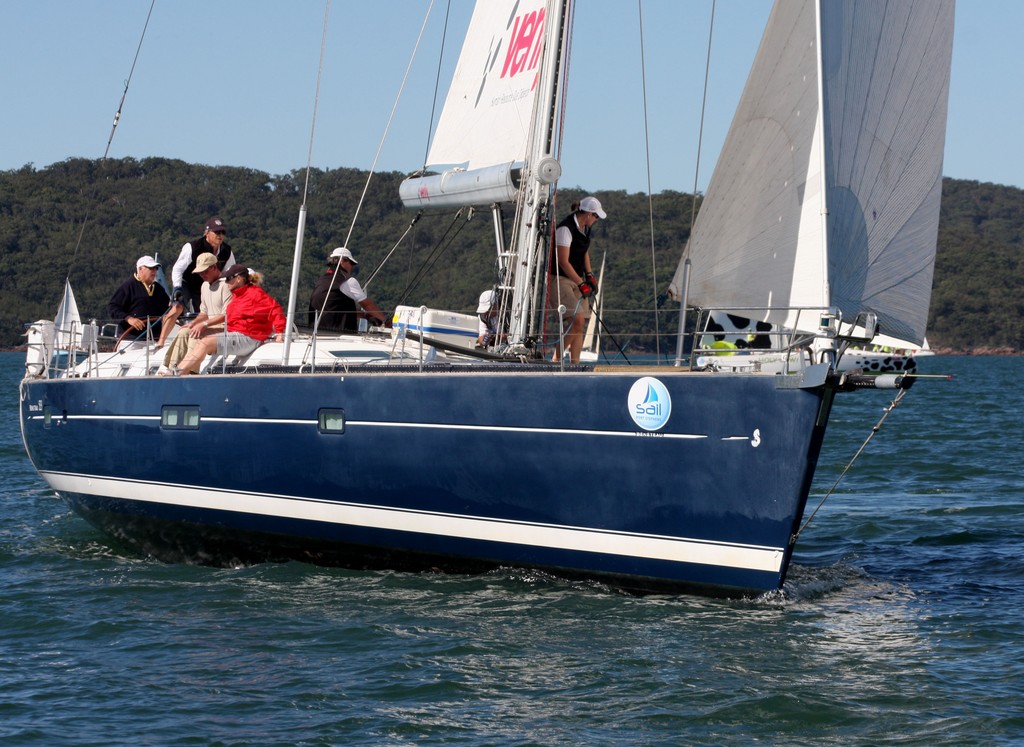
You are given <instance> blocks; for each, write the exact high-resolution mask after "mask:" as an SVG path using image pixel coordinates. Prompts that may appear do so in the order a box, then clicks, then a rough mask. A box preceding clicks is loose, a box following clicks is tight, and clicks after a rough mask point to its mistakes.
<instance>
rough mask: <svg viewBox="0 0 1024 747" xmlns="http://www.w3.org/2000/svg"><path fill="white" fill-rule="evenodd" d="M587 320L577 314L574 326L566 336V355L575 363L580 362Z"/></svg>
mask: <svg viewBox="0 0 1024 747" xmlns="http://www.w3.org/2000/svg"><path fill="white" fill-rule="evenodd" d="M585 323H586V319H584V318H583V316H582V315H581V314H577V315H576V317H575V318H574V319H573V320H572V326H571V327H569V331H568V332H567V333H566V335H565V353H566V355H568V356H569V360H570V361H571V362H573V363H579V362H580V352H581V351H582V350H583V327H584V325H585Z"/></svg>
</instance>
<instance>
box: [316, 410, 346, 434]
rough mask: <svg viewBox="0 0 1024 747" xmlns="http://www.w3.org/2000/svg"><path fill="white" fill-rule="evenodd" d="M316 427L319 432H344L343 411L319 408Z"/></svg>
mask: <svg viewBox="0 0 1024 747" xmlns="http://www.w3.org/2000/svg"><path fill="white" fill-rule="evenodd" d="M317 428H318V429H319V431H320V432H321V433H344V432H345V411H344V410H335V409H327V408H323V409H321V410H320V413H319V418H318V423H317Z"/></svg>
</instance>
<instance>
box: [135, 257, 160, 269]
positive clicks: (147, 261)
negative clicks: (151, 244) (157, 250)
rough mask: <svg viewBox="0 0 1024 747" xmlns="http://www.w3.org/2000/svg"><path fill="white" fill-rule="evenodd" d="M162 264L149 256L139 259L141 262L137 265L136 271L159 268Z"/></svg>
mask: <svg viewBox="0 0 1024 747" xmlns="http://www.w3.org/2000/svg"><path fill="white" fill-rule="evenodd" d="M159 266H160V263H159V262H157V261H156V260H155V259H153V258H152V257H150V256H149V255H148V254H147V255H145V256H144V257H139V261H138V262H136V263H135V269H136V270H138V269H141V268H143V267H159Z"/></svg>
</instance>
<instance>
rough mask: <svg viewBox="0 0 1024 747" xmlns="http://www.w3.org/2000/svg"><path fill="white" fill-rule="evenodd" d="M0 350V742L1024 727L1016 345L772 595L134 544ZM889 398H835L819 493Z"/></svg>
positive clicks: (556, 738) (910, 441)
mask: <svg viewBox="0 0 1024 747" xmlns="http://www.w3.org/2000/svg"><path fill="white" fill-rule="evenodd" d="M22 360H23V359H22V356H21V355H19V354H14V353H10V354H8V353H5V354H0V391H2V392H4V394H3V395H2V397H0V406H2V408H3V411H2V417H0V465H2V474H3V481H2V494H0V497H2V500H0V519H2V520H0V742H2V743H3V744H4V745H63V744H68V745H71V744H73V745H164V744H175V745H178V744H181V745H189V744H195V745H430V744H444V745H474V746H477V745H481V746H482V745H580V744H586V745H620V744H621V745H646V744H672V745H676V744H707V745H718V744H726V743H732V744H752V743H760V744H786V745H800V744H808V745H809V744H842V745H846V744H870V745H889V744H898V745H944V744H957V745H959V744H1019V743H1024V707H1022V705H1021V700H1022V697H1021V696H1022V695H1024V646H1022V645H1021V643H1020V641H1021V640H1024V622H1022V620H1021V614H1022V611H1024V560H1022V557H1021V556H1022V551H1024V542H1022V536H1024V474H1022V473H1024V438H1022V437H1021V434H1020V431H1019V428H1018V423H1019V420H1020V415H1019V413H1020V412H1021V411H1022V410H1024V393H1022V390H1021V387H1020V384H1019V381H1020V379H1021V378H1022V375H1024V358H946V357H939V358H933V359H930V360H928V361H926V364H925V366H924V371H925V372H927V373H951V374H953V375H954V379H953V380H952V381H925V382H921V383H919V384H918V385H917V386H915V387H914V388H913V389H912V390H911V391H910V393H909V394H908V395H907V397H906V398H905V399H904V400H903V402H902V403H901V404H900V405H899V406H898V407H896V408H895V409H894V410H893V411H892V413H891V414H890V415H889V417H888V419H887V420H886V421H885V423H884V425H883V427H882V428H881V430H880V431H879V432H878V435H876V436H875V438H874V440H873V441H871V443H870V444H869V445H868V446H867V448H866V449H865V451H864V453H863V454H862V455H861V456H860V458H859V459H858V460H857V461H856V463H855V464H854V466H853V467H852V469H851V471H850V472H849V473H848V474H847V476H846V477H845V478H844V479H843V480H842V481H841V482H840V483H839V487H838V488H837V489H836V491H835V492H834V493H833V494H832V495H831V496H830V497H829V498H828V500H827V501H826V502H825V505H824V507H823V508H822V509H821V511H820V512H819V513H818V514H817V516H815V518H814V519H813V520H812V522H811V523H810V525H809V527H808V528H807V529H806V531H805V532H804V534H803V535H802V537H801V542H800V544H799V545H798V549H797V553H796V559H795V566H794V568H793V570H792V572H791V578H790V580H789V582H788V584H787V586H786V589H785V591H784V592H783V593H781V594H772V595H768V596H766V597H764V598H761V599H756V600H733V601H722V600H708V599H701V598H695V597H686V596H676V597H644V598H636V597H631V596H626V595H623V594H620V593H617V592H614V591H611V590H608V589H606V588H604V587H601V586H599V585H594V584H586V583H569V582H565V581H562V580H559V579H556V578H548V577H542V576H538V575H532V574H523V573H511V572H498V573H492V574H488V575H484V576H444V575H436V574H421V575H411V574H401V573H388V572H352V571H343V570H336V569H323V568H316V567H314V566H308V565H302V564H299V563H291V564H284V565H271V564H267V565H259V566H254V567H248V568H237V569H217V568H200V567H193V566H184V565H164V564H161V563H157V562H153V561H151V560H148V559H146V558H142V557H138V556H135V555H133V554H132V553H131V552H129V551H127V550H126V549H124V548H123V547H120V546H118V545H116V544H114V543H112V542H110V541H109V540H108V539H107V538H106V537H105V536H103V535H102V534H100V533H99V532H97V531H96V530H94V529H92V528H91V527H90V526H89V525H87V524H86V523H85V522H84V521H82V520H81V519H79V518H78V517H77V516H75V515H73V514H71V513H70V512H69V511H68V509H67V508H66V507H65V506H64V505H63V504H62V503H61V502H60V501H59V500H58V499H56V498H55V497H54V496H53V495H52V493H51V492H50V491H49V490H47V488H46V487H45V485H44V484H43V482H42V481H41V480H40V479H39V478H38V476H36V474H35V472H34V471H33V470H32V467H31V465H30V464H29V462H28V460H27V459H26V457H25V456H24V452H23V449H22V446H21V440H20V435H19V432H18V422H17V414H16V398H17V397H16V383H17V380H18V378H20V376H21V367H22ZM890 401H891V396H890V395H889V394H887V393H884V392H857V393H854V394H852V395H850V396H845V397H843V398H841V400H840V402H839V405H838V407H837V411H836V412H835V417H834V419H833V421H832V425H831V426H830V432H829V436H828V438H827V441H826V445H825V451H824V455H823V458H822V463H821V467H820V469H819V473H818V479H817V481H816V483H815V487H814V489H813V491H812V497H811V503H812V506H813V505H815V504H816V503H817V502H818V501H820V499H821V498H822V497H823V496H824V495H825V493H826V491H827V490H828V489H829V488H830V487H831V486H832V484H833V483H834V482H835V480H836V478H837V477H838V476H839V474H840V472H841V470H842V469H843V468H844V467H845V466H846V464H847V463H848V462H849V461H850V459H851V458H852V456H853V454H854V453H855V452H856V451H857V449H858V447H859V446H860V445H861V444H862V443H863V441H864V439H865V438H866V437H867V436H868V434H869V433H870V430H871V426H872V425H874V424H875V423H876V422H877V421H878V420H879V418H881V417H882V415H883V412H884V408H885V407H886V406H887V405H888V404H889V402H890Z"/></svg>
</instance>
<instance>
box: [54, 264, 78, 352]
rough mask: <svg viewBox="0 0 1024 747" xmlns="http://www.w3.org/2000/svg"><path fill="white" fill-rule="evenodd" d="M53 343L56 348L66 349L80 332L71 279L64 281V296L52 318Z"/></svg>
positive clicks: (76, 304) (76, 303) (73, 342)
mask: <svg viewBox="0 0 1024 747" xmlns="http://www.w3.org/2000/svg"><path fill="white" fill-rule="evenodd" d="M53 330H54V344H55V346H56V348H57V349H62V350H67V349H68V348H69V347H70V346H71V345H73V344H75V343H76V341H77V340H76V338H79V337H80V336H81V334H82V317H81V315H80V314H79V313H78V302H77V301H75V293H74V291H73V290H71V281H70V280H67V281H65V283H64V298H63V299H61V302H60V306H58V307H57V316H56V317H54V320H53Z"/></svg>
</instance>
